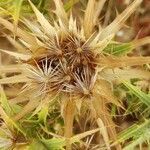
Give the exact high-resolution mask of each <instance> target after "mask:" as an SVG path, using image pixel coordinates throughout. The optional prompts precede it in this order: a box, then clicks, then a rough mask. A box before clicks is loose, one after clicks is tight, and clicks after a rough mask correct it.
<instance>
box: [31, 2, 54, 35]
mask: <svg viewBox="0 0 150 150" xmlns="http://www.w3.org/2000/svg"><path fill="white" fill-rule="evenodd" d="M28 1H29V2H30V5H31V6H32V9H33V11H34V12H35V14H36V17H37V20H38V22H39V23H40V24H41V26H42V27H43V29H44V31H45V33H46V34H48V35H50V36H53V35H55V29H54V27H53V26H51V24H50V23H49V22H48V21H47V20H46V18H45V17H44V16H43V14H42V13H41V12H40V11H39V10H38V9H37V8H36V7H35V6H34V5H33V3H32V2H31V1H30V0H28Z"/></svg>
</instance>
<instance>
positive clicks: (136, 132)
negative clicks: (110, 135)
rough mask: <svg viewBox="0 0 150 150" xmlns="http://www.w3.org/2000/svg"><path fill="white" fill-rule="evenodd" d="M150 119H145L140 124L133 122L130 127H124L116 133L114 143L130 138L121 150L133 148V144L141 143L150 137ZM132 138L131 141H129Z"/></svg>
mask: <svg viewBox="0 0 150 150" xmlns="http://www.w3.org/2000/svg"><path fill="white" fill-rule="evenodd" d="M149 128H150V120H145V121H144V122H143V123H141V124H139V125H138V124H134V125H132V126H131V127H129V128H127V129H125V130H124V131H122V132H121V133H120V134H119V135H118V139H117V141H116V142H115V143H113V144H116V143H118V142H125V141H126V140H128V139H130V143H128V144H127V146H125V147H124V148H123V150H132V149H133V150H134V148H135V146H137V145H139V144H142V143H143V142H146V141H147V140H149V139H150V130H149ZM131 139H132V141H131Z"/></svg>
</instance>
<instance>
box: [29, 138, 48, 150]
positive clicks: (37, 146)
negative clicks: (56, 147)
mask: <svg viewBox="0 0 150 150" xmlns="http://www.w3.org/2000/svg"><path fill="white" fill-rule="evenodd" d="M38 149H39V150H49V149H47V148H46V147H45V146H44V145H43V144H42V142H40V141H38V140H34V141H33V142H32V143H31V144H30V146H29V147H28V149H27V150H38Z"/></svg>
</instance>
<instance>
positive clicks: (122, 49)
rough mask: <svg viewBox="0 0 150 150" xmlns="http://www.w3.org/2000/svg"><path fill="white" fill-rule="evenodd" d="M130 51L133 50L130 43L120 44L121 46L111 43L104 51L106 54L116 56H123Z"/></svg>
mask: <svg viewBox="0 0 150 150" xmlns="http://www.w3.org/2000/svg"><path fill="white" fill-rule="evenodd" d="M132 50H133V45H132V43H122V44H116V43H111V44H109V45H108V46H107V47H106V48H105V49H104V51H105V52H106V53H109V54H112V55H116V56H121V55H124V54H126V53H128V52H130V51H132Z"/></svg>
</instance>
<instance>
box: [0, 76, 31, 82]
mask: <svg viewBox="0 0 150 150" xmlns="http://www.w3.org/2000/svg"><path fill="white" fill-rule="evenodd" d="M26 82H31V80H30V79H29V78H27V77H26V76H24V75H15V76H12V77H5V78H2V79H0V84H14V83H26Z"/></svg>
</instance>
